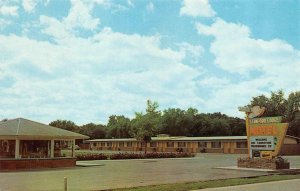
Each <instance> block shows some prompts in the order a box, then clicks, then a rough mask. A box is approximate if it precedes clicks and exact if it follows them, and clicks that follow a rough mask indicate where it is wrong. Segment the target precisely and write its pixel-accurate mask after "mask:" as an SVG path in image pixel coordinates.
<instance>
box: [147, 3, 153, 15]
mask: <svg viewBox="0 0 300 191" xmlns="http://www.w3.org/2000/svg"><path fill="white" fill-rule="evenodd" d="M146 9H147V12H149V13H153V11H154V5H153V3H152V2H149V3H148V4H147V6H146Z"/></svg>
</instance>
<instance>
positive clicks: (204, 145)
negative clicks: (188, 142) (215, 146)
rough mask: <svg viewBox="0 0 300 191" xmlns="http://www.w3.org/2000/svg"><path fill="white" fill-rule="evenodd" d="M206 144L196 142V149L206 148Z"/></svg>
mask: <svg viewBox="0 0 300 191" xmlns="http://www.w3.org/2000/svg"><path fill="white" fill-rule="evenodd" d="M206 147H207V142H198V148H206Z"/></svg>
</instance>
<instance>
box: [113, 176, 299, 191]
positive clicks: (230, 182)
mask: <svg viewBox="0 0 300 191" xmlns="http://www.w3.org/2000/svg"><path fill="white" fill-rule="evenodd" d="M289 179H300V175H299V174H297V175H269V176H259V177H252V178H234V179H224V180H210V181H199V182H185V183H175V184H162V185H153V186H142V187H134V188H120V189H112V190H111V191H131V190H132V191H188V190H196V189H204V188H215V187H225V186H235V185H242V184H253V183H261V182H270V181H278V180H289Z"/></svg>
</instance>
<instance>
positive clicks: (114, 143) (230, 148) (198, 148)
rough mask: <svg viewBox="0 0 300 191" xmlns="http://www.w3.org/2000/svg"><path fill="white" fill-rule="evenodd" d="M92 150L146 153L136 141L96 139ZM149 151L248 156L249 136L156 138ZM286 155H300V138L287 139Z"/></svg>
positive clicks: (283, 153) (284, 152)
mask: <svg viewBox="0 0 300 191" xmlns="http://www.w3.org/2000/svg"><path fill="white" fill-rule="evenodd" d="M86 142H87V143H89V148H90V149H91V150H112V151H129V152H130V151H142V150H144V147H145V145H144V144H145V143H144V142H140V141H137V140H136V139H134V138H126V139H94V140H88V141H86ZM147 151H150V152H151V151H152V152H191V153H226V154H247V152H248V149H247V136H224V137H168V136H165V137H152V140H151V142H150V143H147ZM281 154H282V155H297V154H300V138H297V137H292V136H288V135H287V136H286V137H285V140H284V145H283V146H282V152H281Z"/></svg>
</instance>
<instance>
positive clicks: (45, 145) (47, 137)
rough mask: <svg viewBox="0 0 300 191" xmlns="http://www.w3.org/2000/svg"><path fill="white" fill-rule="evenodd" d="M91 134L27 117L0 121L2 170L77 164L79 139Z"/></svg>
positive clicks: (0, 167)
mask: <svg viewBox="0 0 300 191" xmlns="http://www.w3.org/2000/svg"><path fill="white" fill-rule="evenodd" d="M88 138H89V137H88V136H85V135H81V134H78V133H74V132H71V131H67V130H64V129H60V128H56V127H52V126H49V125H45V124H42V123H38V122H34V121H31V120H27V119H23V118H17V119H12V120H7V121H4V122H0V170H17V169H37V168H57V167H72V166H75V165H76V158H75V140H76V139H88Z"/></svg>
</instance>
